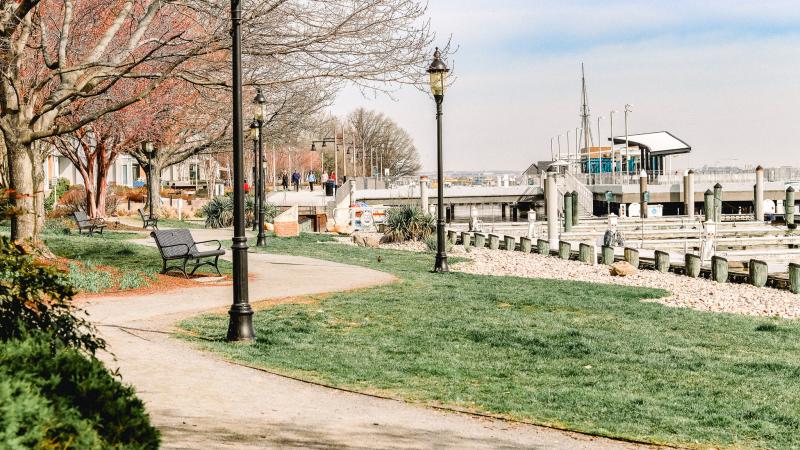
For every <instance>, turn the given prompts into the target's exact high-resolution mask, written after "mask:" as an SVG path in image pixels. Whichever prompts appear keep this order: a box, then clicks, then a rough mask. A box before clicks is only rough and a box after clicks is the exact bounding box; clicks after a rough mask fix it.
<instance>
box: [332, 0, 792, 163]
mask: <svg viewBox="0 0 800 450" xmlns="http://www.w3.org/2000/svg"><path fill="white" fill-rule="evenodd" d="M428 16H429V18H430V21H431V26H432V29H433V31H435V32H436V33H437V43H441V44H444V43H446V41H447V39H448V37H449V36H452V40H453V43H454V45H455V46H457V47H458V51H457V52H456V53H455V54H454V55H452V56H451V58H450V60H449V61H448V64H449V65H450V66H451V67H453V68H454V74H455V75H456V77H457V78H456V80H455V83H454V84H453V85H452V86H451V87H450V88H449V90H448V91H447V93H446V95H445V100H444V117H443V118H444V125H443V126H444V164H445V169H446V170H452V171H455V170H514V171H522V170H524V169H525V168H527V167H528V165H530V163H532V162H535V161H540V160H546V159H549V158H550V141H551V137H555V136H558V135H559V134H560V135H562V138H561V139H562V145H565V144H564V140H565V135H566V132H567V130H572V131H571V132H570V141H571V143H572V144H573V145H574V133H575V131H574V130H575V128H576V127H579V126H580V121H581V119H580V116H579V114H580V103H581V102H580V93H581V91H580V68H581V63H584V64H585V68H586V80H587V87H588V94H589V107H590V109H591V110H590V114H591V123H592V128H593V130H592V132H593V133H594V134H595V135H597V118H598V116H602V117H603V119H601V120H600V135H601V136H602V139H603V141H604V142H607V138H608V136H609V120H608V117H609V111H611V110H616V111H617V113H616V114H615V115H614V134H615V135H617V136H619V135H624V129H623V114H622V111H623V110H624V105H625V104H631V105H633V106H632V109H633V112H632V113H631V114H630V115H629V120H628V131H629V133H630V134H636V133H644V132H651V131H662V130H667V131H670V132H672V133H673V134H675V135H676V136H677V137H679V138H680V139H682V140H684V141H685V142H687V143H689V145H691V146H692V152H691V154H690V155H689V156H685V157H682V158H679V159H676V160H675V164H674V166H673V168H675V169H680V168H687V167H693V168H697V167H701V166H703V165H706V164H708V165H734V166H740V167H747V166H755V165H758V164H761V165H764V166H765V167H771V166H779V165H794V166H800V144H798V137H800V4H798V2H797V0H786V1H784V0H761V1H751V0H735V1H734V0H724V1H717V0H702V1H696V0H695V1H682V0H670V1H645V0H639V1H633V0H631V1H616V0H604V1H600V0H597V1H571V0H559V1H536V0H430V2H429V10H428ZM424 69H425V68H424V67H423V68H421V69H420V70H424ZM360 106H363V107H365V108H368V109H374V110H378V111H381V112H383V113H385V114H386V115H387V116H389V117H391V118H392V119H394V120H395V121H396V122H397V123H398V124H399V125H400V126H401V127H403V128H405V129H406V130H407V131H408V132H409V133H410V134H411V136H412V137H413V138H414V141H415V144H416V146H417V148H418V150H419V153H420V159H421V161H422V164H423V170H424V171H432V170H434V169H435V167H436V128H435V115H434V104H433V100H432V99H431V98H430V97H428V96H426V95H424V94H423V93H420V92H419V91H418V90H416V89H414V88H410V87H400V88H397V89H396V90H395V91H394V92H393V94H392V98H390V97H389V96H386V95H379V96H378V97H377V98H373V97H367V98H365V97H364V96H363V95H362V94H361V93H360V92H359V91H358V90H357V89H354V88H345V89H344V90H343V91H342V92H341V93H340V95H339V96H338V97H337V100H336V102H335V104H334V105H333V107H332V110H331V112H332V113H334V114H337V115H344V114H346V113H347V112H349V111H351V110H353V109H355V108H357V107H360Z"/></svg>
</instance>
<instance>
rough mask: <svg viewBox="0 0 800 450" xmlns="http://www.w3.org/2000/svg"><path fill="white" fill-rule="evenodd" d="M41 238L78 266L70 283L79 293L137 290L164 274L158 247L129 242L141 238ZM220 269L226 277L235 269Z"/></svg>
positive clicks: (132, 235) (227, 265)
mask: <svg viewBox="0 0 800 450" xmlns="http://www.w3.org/2000/svg"><path fill="white" fill-rule="evenodd" d="M42 236H43V240H44V242H45V244H46V245H47V247H48V248H50V250H51V251H52V252H53V253H54V254H55V255H57V256H60V257H62V258H67V259H70V260H73V261H75V262H76V263H79V265H78V264H72V265H70V267H69V268H68V273H69V274H68V276H69V278H70V281H71V282H72V284H73V285H75V287H76V288H77V289H78V290H79V291H83V292H100V291H105V290H107V289H109V288H111V287H113V286H117V287H118V288H119V289H123V290H124V289H136V288H139V287H144V286H148V285H149V284H151V282H152V281H154V279H155V275H156V274H157V273H159V272H160V271H161V256H160V255H159V253H158V250H157V249H156V248H155V247H146V246H143V245H139V244H134V243H131V242H126V240H128V239H132V238H142V237H145V236H144V235H141V234H137V233H117V232H105V233H103V234H102V235H98V234H95V235H93V236H91V237H89V236H79V235H74V234H73V235H62V234H51V233H45V234H43V235H42ZM97 266H108V267H112V268H114V269H117V270H118V271H119V273H117V274H113V275H112V274H109V273H108V272H105V271H103V270H100V269H99V268H97ZM209 269H210V268H209V267H208V266H204V267H202V268H200V269H199V271H200V272H208V270H209ZM219 269H220V271H221V272H222V273H223V274H230V273H231V270H232V265H231V264H230V263H229V262H228V261H223V260H220V262H219ZM210 270H212V271H213V269H210ZM214 273H215V272H214ZM171 274H174V272H171ZM215 274H216V273H215ZM175 276H182V275H180V274H177V275H175Z"/></svg>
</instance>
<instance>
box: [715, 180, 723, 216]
mask: <svg viewBox="0 0 800 450" xmlns="http://www.w3.org/2000/svg"><path fill="white" fill-rule="evenodd" d="M714 222H717V223H719V222H722V185H721V184H719V183H717V184H715V185H714Z"/></svg>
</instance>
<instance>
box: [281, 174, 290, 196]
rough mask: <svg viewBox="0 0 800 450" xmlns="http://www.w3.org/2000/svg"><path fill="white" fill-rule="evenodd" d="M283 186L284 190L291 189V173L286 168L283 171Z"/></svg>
mask: <svg viewBox="0 0 800 450" xmlns="http://www.w3.org/2000/svg"><path fill="white" fill-rule="evenodd" d="M281 186H283V191H284V192H286V191H288V190H289V174H288V173H286V171H285V170H284V171H283V172H282V173H281Z"/></svg>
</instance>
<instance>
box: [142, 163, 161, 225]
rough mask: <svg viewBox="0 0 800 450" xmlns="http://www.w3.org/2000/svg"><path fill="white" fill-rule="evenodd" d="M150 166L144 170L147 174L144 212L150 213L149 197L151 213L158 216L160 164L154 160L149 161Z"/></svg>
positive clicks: (159, 205)
mask: <svg viewBox="0 0 800 450" xmlns="http://www.w3.org/2000/svg"><path fill="white" fill-rule="evenodd" d="M151 164H152V165H151V166H150V167H149V168H148V169H149V170H147V172H146V176H147V202H148V203H147V204H145V212H146V213H150V203H149V202H150V199H153V215H155V216H158V209H159V208H160V207H161V165H160V164H159V163H157V162H156V161H152V162H151Z"/></svg>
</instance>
